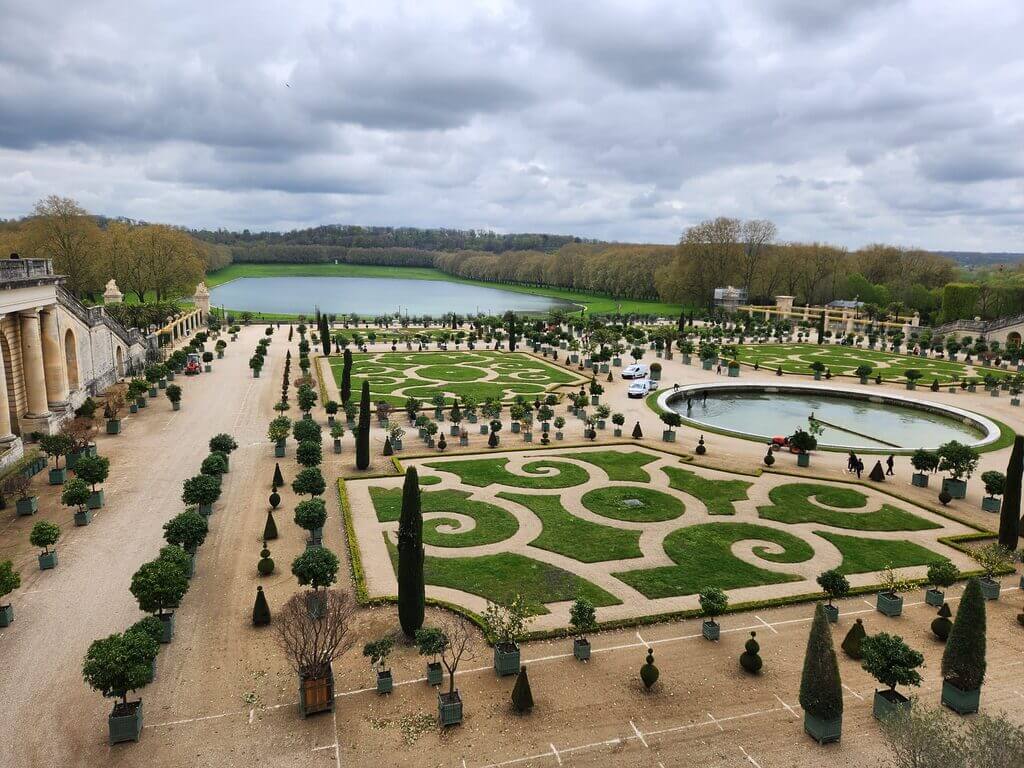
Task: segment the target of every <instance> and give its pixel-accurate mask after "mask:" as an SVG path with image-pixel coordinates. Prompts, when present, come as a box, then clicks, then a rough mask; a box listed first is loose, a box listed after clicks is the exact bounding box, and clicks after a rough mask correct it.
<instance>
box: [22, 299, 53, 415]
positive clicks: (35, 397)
mask: <svg viewBox="0 0 1024 768" xmlns="http://www.w3.org/2000/svg"><path fill="white" fill-rule="evenodd" d="M19 317H20V320H21V364H22V369H23V374H24V376H25V393H26V396H27V397H28V413H27V414H26V416H28V417H29V418H48V417H49V416H50V409H49V408H48V407H47V404H46V402H47V401H46V373H45V370H44V368H43V340H42V334H41V333H40V330H39V310H38V309H33V310H29V311H27V312H22V313H20V315H19Z"/></svg>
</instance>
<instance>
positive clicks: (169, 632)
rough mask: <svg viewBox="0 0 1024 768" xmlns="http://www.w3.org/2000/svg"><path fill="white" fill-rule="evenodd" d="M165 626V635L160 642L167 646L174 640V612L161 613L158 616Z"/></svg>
mask: <svg viewBox="0 0 1024 768" xmlns="http://www.w3.org/2000/svg"><path fill="white" fill-rule="evenodd" d="M157 618H158V619H160V622H161V623H162V625H163V630H164V633H163V635H161V636H160V642H161V643H163V644H165V645H166V644H167V643H169V642H171V640H172V639H173V638H174V611H170V612H169V613H161V614H160V615H158V616H157Z"/></svg>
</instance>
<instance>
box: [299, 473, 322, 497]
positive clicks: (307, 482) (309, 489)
mask: <svg viewBox="0 0 1024 768" xmlns="http://www.w3.org/2000/svg"><path fill="white" fill-rule="evenodd" d="M326 490H327V483H326V482H325V481H324V476H323V473H322V472H321V471H320V468H319V467H306V468H305V469H300V470H299V472H298V474H296V475H295V479H294V480H293V481H292V491H294V492H295V493H297V494H299V495H300V496H301V495H303V494H307V493H308V494H309V495H310V496H322V495H323V493H324V491H326Z"/></svg>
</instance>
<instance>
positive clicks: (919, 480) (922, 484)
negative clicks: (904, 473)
mask: <svg viewBox="0 0 1024 768" xmlns="http://www.w3.org/2000/svg"><path fill="white" fill-rule="evenodd" d="M910 484H911V485H913V486H915V487H917V488H927V487H928V475H926V474H925V473H924V472H915V473H914V474H912V475H911V476H910Z"/></svg>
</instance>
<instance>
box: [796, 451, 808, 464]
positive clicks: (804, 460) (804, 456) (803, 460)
mask: <svg viewBox="0 0 1024 768" xmlns="http://www.w3.org/2000/svg"><path fill="white" fill-rule="evenodd" d="M796 465H797V466H798V467H809V466H811V454H809V453H798V454H797V455H796Z"/></svg>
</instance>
